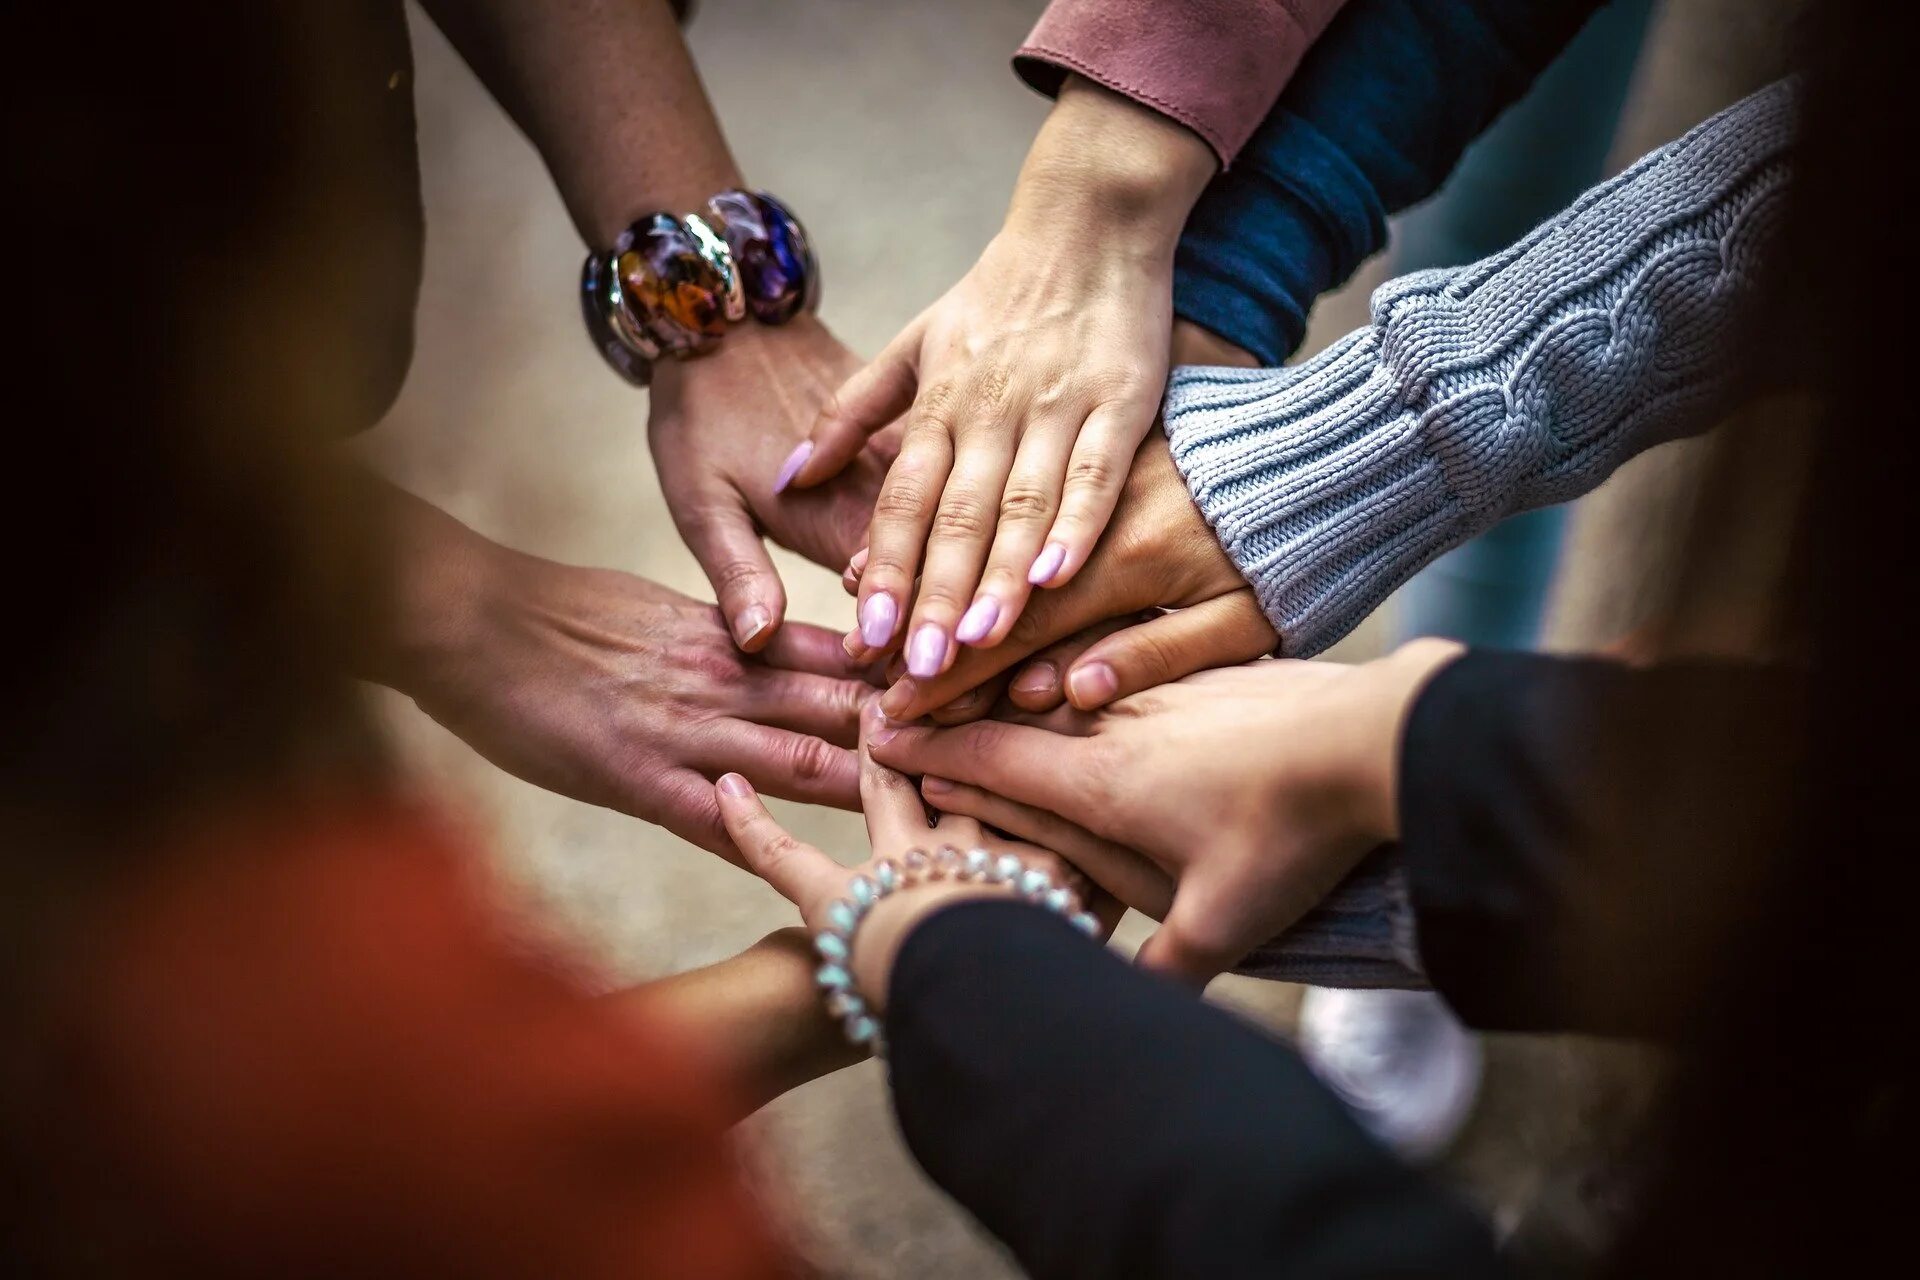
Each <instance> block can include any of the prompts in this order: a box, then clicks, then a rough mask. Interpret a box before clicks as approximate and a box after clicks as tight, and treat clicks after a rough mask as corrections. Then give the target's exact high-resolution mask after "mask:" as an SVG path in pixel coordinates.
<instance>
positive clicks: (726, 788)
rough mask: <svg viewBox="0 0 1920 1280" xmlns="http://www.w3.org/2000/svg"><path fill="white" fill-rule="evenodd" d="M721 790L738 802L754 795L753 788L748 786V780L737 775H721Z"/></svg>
mask: <svg viewBox="0 0 1920 1280" xmlns="http://www.w3.org/2000/svg"><path fill="white" fill-rule="evenodd" d="M720 790H721V791H723V792H724V793H726V794H727V795H730V796H732V797H734V798H735V799H736V800H743V799H745V798H746V797H748V796H750V795H752V794H753V788H752V787H751V786H750V785H748V783H747V780H746V779H745V778H743V777H741V776H740V775H739V774H737V773H723V774H721V775H720Z"/></svg>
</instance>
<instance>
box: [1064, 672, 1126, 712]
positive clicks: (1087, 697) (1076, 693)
mask: <svg viewBox="0 0 1920 1280" xmlns="http://www.w3.org/2000/svg"><path fill="white" fill-rule="evenodd" d="M1119 690H1120V677H1119V676H1116V675H1115V674H1114V673H1113V668H1112V667H1110V666H1108V665H1107V664H1106V663H1104V662H1089V663H1087V664H1086V665H1085V666H1079V667H1075V668H1074V669H1073V670H1071V671H1069V672H1067V698H1068V700H1069V701H1070V702H1072V703H1073V705H1074V706H1076V707H1078V708H1080V709H1081V710H1082V711H1091V710H1092V709H1093V708H1095V707H1099V706H1104V705H1106V703H1107V700H1108V699H1110V698H1112V697H1113V695H1114V694H1115V693H1118V692H1119Z"/></svg>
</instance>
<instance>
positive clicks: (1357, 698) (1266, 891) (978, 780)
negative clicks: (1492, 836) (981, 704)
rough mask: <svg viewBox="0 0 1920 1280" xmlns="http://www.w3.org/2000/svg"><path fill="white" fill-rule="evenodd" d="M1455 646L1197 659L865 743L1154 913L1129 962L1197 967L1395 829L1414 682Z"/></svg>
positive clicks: (1333, 878)
mask: <svg viewBox="0 0 1920 1280" xmlns="http://www.w3.org/2000/svg"><path fill="white" fill-rule="evenodd" d="M1458 653H1459V648H1458V646H1456V645H1453V644H1451V643H1448V642H1444V641H1417V642H1415V643H1413V644H1410V645H1407V646H1405V647H1404V648H1402V649H1400V650H1399V651H1397V652H1395V653H1394V654H1391V655H1389V656H1388V657H1385V658H1382V659H1379V660H1378V661H1375V662H1371V663H1366V664H1364V665H1360V666H1342V665H1338V664H1334V663H1321V662H1294V661H1272V662H1258V663H1254V664H1252V665H1249V666H1244V667H1236V668H1233V669H1230V670H1225V671H1210V672H1206V673H1203V674H1200V675H1196V676H1191V677H1188V678H1187V679H1184V680H1181V681H1179V682H1177V683H1174V684H1170V685H1166V686H1164V687H1162V688H1159V689H1155V690H1153V691H1152V692H1149V693H1144V694H1136V695H1134V696H1131V697H1128V698H1123V699H1121V700H1120V701H1118V702H1115V703H1114V704H1112V705H1111V706H1110V707H1108V708H1107V709H1105V710H1104V711H1101V712H1099V713H1096V714H1092V715H1089V714H1086V713H1082V712H1076V711H1073V710H1072V709H1070V708H1062V709H1060V710H1057V711H1055V712H1052V713H1049V714H1047V715H1044V716H1025V717H1020V722H1019V723H1011V722H1005V721H981V722H978V723H975V724H969V725H964V726H961V727H957V728H917V727H913V728H891V727H889V728H883V729H882V730H880V731H879V732H877V733H876V734H874V735H873V737H872V739H871V743H870V749H871V751H872V752H873V754H874V756H875V758H876V759H878V760H880V761H881V762H882V763H884V764H886V765H889V766H891V767H893V768H895V769H899V770H901V771H903V772H906V773H915V774H921V775H924V781H923V782H922V789H923V793H924V794H925V796H926V799H927V801H928V803H929V804H931V805H933V806H934V807H935V808H937V809H939V810H941V811H942V812H944V813H949V814H964V815H967V816H969V817H972V818H974V819H976V820H978V821H980V822H983V823H986V824H988V825H989V826H992V827H994V828H997V829H999V830H1002V831H1006V832H1009V833H1011V834H1014V835H1018V836H1019V837H1021V838H1023V839H1026V840H1031V841H1033V842H1035V843H1037V844H1042V845H1045V846H1047V847H1049V848H1052V849H1056V850H1058V851H1059V852H1060V853H1061V854H1062V855H1063V856H1065V857H1066V858H1067V859H1068V860H1069V861H1071V862H1072V863H1074V865H1076V866H1077V867H1079V868H1080V869H1081V870H1082V871H1084V872H1085V873H1086V874H1087V876H1088V877H1089V878H1090V879H1092V880H1093V881H1094V882H1095V883H1097V884H1099V885H1100V886H1101V887H1102V888H1103V889H1105V890H1107V891H1108V892H1109V893H1111V894H1113V895H1114V896H1115V897H1116V898H1118V899H1119V900H1120V901H1122V902H1124V903H1126V904H1127V905H1129V906H1132V907H1135V908H1137V909H1139V910H1141V911H1143V912H1145V913H1147V914H1149V915H1152V916H1154V917H1155V918H1162V917H1164V920H1165V923H1164V924H1163V925H1162V927H1161V928H1160V930H1159V931H1158V932H1157V933H1155V934H1154V935H1153V937H1152V938H1150V939H1149V940H1148V941H1147V943H1146V944H1145V945H1144V946H1143V947H1142V948H1141V953H1140V958H1141V962H1142V963H1145V964H1150V965H1154V966H1157V967H1160V968H1164V969H1167V970H1171V971H1173V972H1175V973H1178V974H1181V975H1183V976H1186V977H1189V978H1192V979H1195V980H1198V981H1205V980H1206V979H1208V978H1211V977H1212V976H1213V975H1214V974H1217V973H1219V972H1220V971H1221V970H1223V969H1226V968H1228V967H1229V966H1231V965H1232V964H1234V963H1235V962H1236V961H1238V960H1239V959H1240V958H1241V957H1242V956H1244V955H1246V954H1247V952H1249V951H1251V950H1252V949H1253V948H1254V947H1256V946H1258V945H1259V944H1260V943H1262V942H1265V941H1266V940H1268V939H1269V938H1272V937H1274V936H1275V935H1277V934H1279V933H1280V932H1282V931H1283V930H1285V929H1286V928H1287V927H1288V926H1289V925H1291V924H1292V923H1293V922H1294V921H1296V920H1298V919H1299V918H1300V917H1301V916H1302V915H1304V914H1305V913H1306V912H1307V911H1308V910H1309V909H1310V908H1311V907H1312V906H1313V905H1314V904H1315V903H1317V902H1318V901H1319V900H1320V899H1321V898H1322V897H1324V896H1325V895H1326V893H1327V892H1328V891H1329V890H1330V889H1332V888H1333V887H1334V886H1335V885H1336V884H1338V883H1339V881H1340V880H1341V879H1342V878H1343V877H1345V876H1346V874H1347V873H1348V872H1349V871H1351V870H1352V869H1353V867H1354V866H1355V865H1356V864H1357V863H1358V861H1359V860H1360V858H1361V857H1362V856H1363V855H1364V854H1365V853H1366V852H1367V851H1368V850H1369V849H1371V848H1373V847H1374V846H1376V845H1378V844H1381V843H1383V842H1385V841H1389V840H1392V839H1394V838H1396V836H1397V835H1398V825H1399V819H1398V813H1397V803H1396V789H1397V773H1398V769H1397V760H1398V754H1399V751H1398V748H1399V741H1400V736H1401V730H1402V727H1403V724H1404V721H1405V718H1406V715H1407V712H1408V710H1409V708H1410V707H1411V706H1412V703H1413V700H1414V698H1415V696H1416V695H1417V694H1418V692H1419V690H1420V689H1421V688H1422V687H1423V686H1424V685H1425V683H1426V682H1427V680H1428V679H1430V678H1431V677H1432V675H1433V674H1434V673H1435V672H1436V671H1438V670H1439V668H1440V667H1441V666H1443V665H1445V664H1446V663H1447V662H1449V661H1451V660H1452V659H1453V658H1454V657H1455V656H1457V654H1458Z"/></svg>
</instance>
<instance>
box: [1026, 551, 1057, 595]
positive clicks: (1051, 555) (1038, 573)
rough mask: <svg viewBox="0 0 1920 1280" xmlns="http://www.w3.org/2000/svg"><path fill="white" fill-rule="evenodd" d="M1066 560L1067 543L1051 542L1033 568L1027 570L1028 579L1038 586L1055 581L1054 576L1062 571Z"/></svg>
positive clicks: (1035, 561)
mask: <svg viewBox="0 0 1920 1280" xmlns="http://www.w3.org/2000/svg"><path fill="white" fill-rule="evenodd" d="M1066 562H1067V547H1066V544H1065V543H1062V542H1049V543H1048V544H1047V545H1046V546H1045V547H1044V548H1043V549H1042V550H1041V552H1040V555H1039V557H1038V558H1037V559H1036V560H1034V562H1033V568H1031V569H1029V570H1027V581H1028V582H1029V583H1031V584H1032V585H1034V586H1036V587H1044V586H1045V585H1046V584H1047V583H1049V582H1052V581H1053V576H1054V575H1055V574H1056V573H1059V572H1060V566H1061V565H1063V564H1065V563H1066Z"/></svg>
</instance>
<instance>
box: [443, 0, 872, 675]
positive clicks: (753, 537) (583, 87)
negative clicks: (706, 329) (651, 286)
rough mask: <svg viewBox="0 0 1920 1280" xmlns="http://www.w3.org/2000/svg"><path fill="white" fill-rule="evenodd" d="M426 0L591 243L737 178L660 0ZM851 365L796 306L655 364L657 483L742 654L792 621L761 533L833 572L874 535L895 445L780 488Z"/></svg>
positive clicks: (560, 283)
mask: <svg viewBox="0 0 1920 1280" xmlns="http://www.w3.org/2000/svg"><path fill="white" fill-rule="evenodd" d="M427 7H428V9H429V11H430V12H431V14H432V16H433V18H434V20H435V22H436V23H437V24H438V25H439V26H440V27H441V29H442V30H444V31H445V32H446V33H447V35H448V36H449V38H450V39H452V41H453V43H454V45H455V46H456V47H457V48H458V49H459V50H460V52H461V54H462V56H463V57H465V58H466V60H467V61H468V62H469V64H471V65H472V66H473V68H474V69H475V71H476V72H477V73H478V74H479V75H480V78H481V79H482V80H483V81H484V82H485V83H486V85H487V87H488V88H489V90H491V91H492V93H493V95H494V96H495V98H497V99H498V100H499V101H500V102H501V104H502V105H503V106H504V107H505V108H506V109H507V111H508V112H509V114H511V115H512V116H513V118H514V120H515V122H516V123H518V124H519V126H520V128H521V130H522V131H523V132H524V133H525V134H526V135H527V137H528V138H529V139H530V140H531V141H532V143H533V144H534V146H535V147H536V148H537V149H538V150H539V152H540V155H541V157H542V158H543V159H544V160H545V162H546V164H547V168H548V171H549V172H550V173H551V174H552V175H553V178H554V182H555V185H556V186H557V187H558V189H559V191H560V194H561V196H562V198H563V199H564V200H565V201H566V204H567V209H568V212H569V213H570V214H571V215H572V218H573V221H574V225H575V226H576V227H577V228H578V229H579V231H580V236H581V239H582V240H583V241H585V243H586V244H587V245H588V246H589V247H591V248H593V249H596V250H604V249H605V248H607V246H608V245H610V244H611V243H612V241H613V239H614V237H615V236H617V235H618V234H619V233H620V231H621V230H622V229H623V228H625V227H626V226H627V225H628V224H629V223H630V222H631V221H632V220H633V219H635V218H637V217H639V216H641V215H643V214H646V213H650V212H653V211H655V210H667V211H669V212H673V213H685V212H687V211H689V210H697V209H699V208H700V207H702V205H703V204H704V203H705V201H706V199H707V197H708V196H710V195H713V194H714V193H715V192H718V191H722V190H726V189H729V188H735V187H740V186H742V185H743V183H744V181H745V178H744V175H742V173H741V172H740V169H739V167H738V165H737V164H736V163H735V161H734V159H733V156H732V154H731V152H730V151H729V149H728V147H727V142H726V137H725V135H724V134H723V133H722V131H721V129H720V126H719V123H718V121H717V120H716V118H715V116H714V112H713V109H712V107H711V105H710V104H709V103H708V101H707V98H706V93H705V90H704V89H703V88H702V86H701V84H700V79H699V75H698V72H697V71H696V69H695V67H694V65H693V61H692V58H691V56H690V55H689V53H688V51H687V48H686V44H685V41H684V40H683V39H682V38H681V34H680V31H679V28H678V26H677V25H676V23H675V20H674V14H673V9H672V7H671V6H669V5H668V4H667V3H665V0H572V2H571V3H567V4H549V5H535V6H529V5H520V4H511V3H502V2H501V0H433V2H432V3H430V4H429V5H428V6H427ZM554 283H555V288H556V290H558V289H563V288H564V289H569V290H570V289H572V288H573V282H572V280H571V279H568V280H556V281H555V282H554ZM585 341H586V339H585V338H582V343H583V344H584V343H585ZM859 366H860V361H859V359H858V358H857V357H855V356H854V354H853V353H852V352H850V351H848V350H847V348H846V347H845V346H843V345H842V344H841V343H840V341H839V340H838V339H837V338H836V337H834V335H833V334H832V333H831V332H829V331H828V330H827V328H826V327H825V326H824V325H823V324H821V323H820V321H819V320H818V319H817V318H815V317H813V316H811V315H806V314H802V315H799V316H796V317H794V318H793V319H792V320H791V321H789V322H788V323H787V324H785V325H782V326H779V327H778V328H768V327H764V326H761V325H758V324H741V325H736V326H734V327H733V329H732V330H731V331H730V332H729V333H728V334H727V335H726V337H725V338H724V340H723V341H722V342H721V343H720V344H719V347H718V348H717V349H716V350H714V351H713V352H712V353H710V354H709V355H706V356H704V357H701V358H699V359H694V360H687V361H678V360H672V359H667V360H662V361H660V362H658V363H657V364H656V366H655V368H654V377H653V381H652V384H651V386H650V389H649V393H648V399H647V411H648V424H647V426H648V431H647V436H648V443H649V445H650V446H651V448H652V452H653V457H654V462H655V466H656V468H657V470H658V471H659V474H660V479H661V486H662V492H663V494H664V496H665V498H666V502H667V506H668V508H669V510H670V511H671V512H672V514H673V519H674V525H675V527H676V528H677V529H678V530H679V532H680V535H681V537H682V538H683V539H684V540H685V541H686V543H687V546H688V549H689V550H691V551H692V552H693V554H694V557H695V558H696V559H697V560H699V562H700V566H701V568H702V569H703V570H704V571H705V572H706V575H707V578H708V580H709V581H710V582H711V583H712V584H713V588H714V594H715V597H716V599H717V600H718V602H719V605H720V610H721V613H722V614H723V616H724V617H725V618H726V622H727V627H728V630H729V632H730V633H731V634H732V636H733V638H734V641H735V643H736V644H737V645H739V646H740V647H741V648H742V649H745V650H748V651H750V652H758V651H761V650H762V649H764V648H765V647H766V646H767V645H768V644H769V643H771V641H772V639H773V637H774V635H775V634H776V633H777V632H778V631H779V629H780V627H781V624H782V623H783V622H784V620H785V615H786V591H785V588H784V587H783V586H782V585H781V582H780V577H779V574H778V573H777V572H776V570H775V569H774V567H773V562H772V560H771V558H770V557H769V556H768V554H767V550H766V548H765V546H764V545H763V543H762V536H763V535H764V536H766V537H770V538H772V539H773V540H774V541H775V542H778V543H779V544H781V545H782V546H785V547H788V548H790V549H792V550H794V551H796V552H798V553H799V554H801V555H803V556H805V557H807V558H808V559H811V560H814V561H816V562H817V563H820V564H825V565H830V566H833V567H836V568H837V567H839V566H840V565H843V564H845V563H846V560H847V557H848V556H850V555H851V554H853V552H854V550H855V549H856V548H857V547H859V546H860V545H861V543H862V541H863V540H864V537H865V530H866V523H867V517H868V514H869V513H870V512H871V511H872V509H873V504H874V501H875V498H876V496H877V494H878V492H879V487H880V480H881V477H882V476H883V475H884V474H885V471H886V466H887V463H888V462H889V461H891V459H892V456H893V449H894V448H895V443H894V441H893V440H891V439H890V438H888V437H885V436H883V437H882V438H881V439H879V440H878V441H876V442H874V445H873V447H871V448H869V449H866V450H865V451H863V452H860V453H859V454H858V456H857V458H856V459H855V460H854V461H853V463H852V465H851V466H850V467H849V468H848V470H847V472H846V474H844V475H842V476H840V477H838V478H837V479H836V480H835V481H834V482H833V483H832V484H829V485H822V486H820V487H819V488H817V489H815V490H814V491H812V492H810V493H807V494H805V495H803V496H801V497H800V498H798V499H789V500H787V501H776V500H775V495H774V479H775V473H776V472H777V471H778V469H779V467H780V463H781V460H782V459H783V458H785V457H786V456H787V455H788V454H789V453H790V452H791V450H792V449H793V447H794V445H795V444H796V443H798V442H799V441H800V440H801V439H802V438H804V437H805V435H806V432H807V429H808V427H809V426H810V425H811V424H812V421H813V417H814V414H815V413H816V412H817V411H818V409H819V407H820V405H821V404H822V403H824V402H825V400H826V398H827V396H828V395H829V394H830V393H831V392H832V390H833V388H835V387H837V386H838V385H839V384H840V383H841V382H843V381H844V380H845V379H846V378H847V377H848V376H849V375H850V374H851V373H852V372H853V371H854V370H855V369H857V368H859ZM880 425H882V426H884V425H885V424H880Z"/></svg>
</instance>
